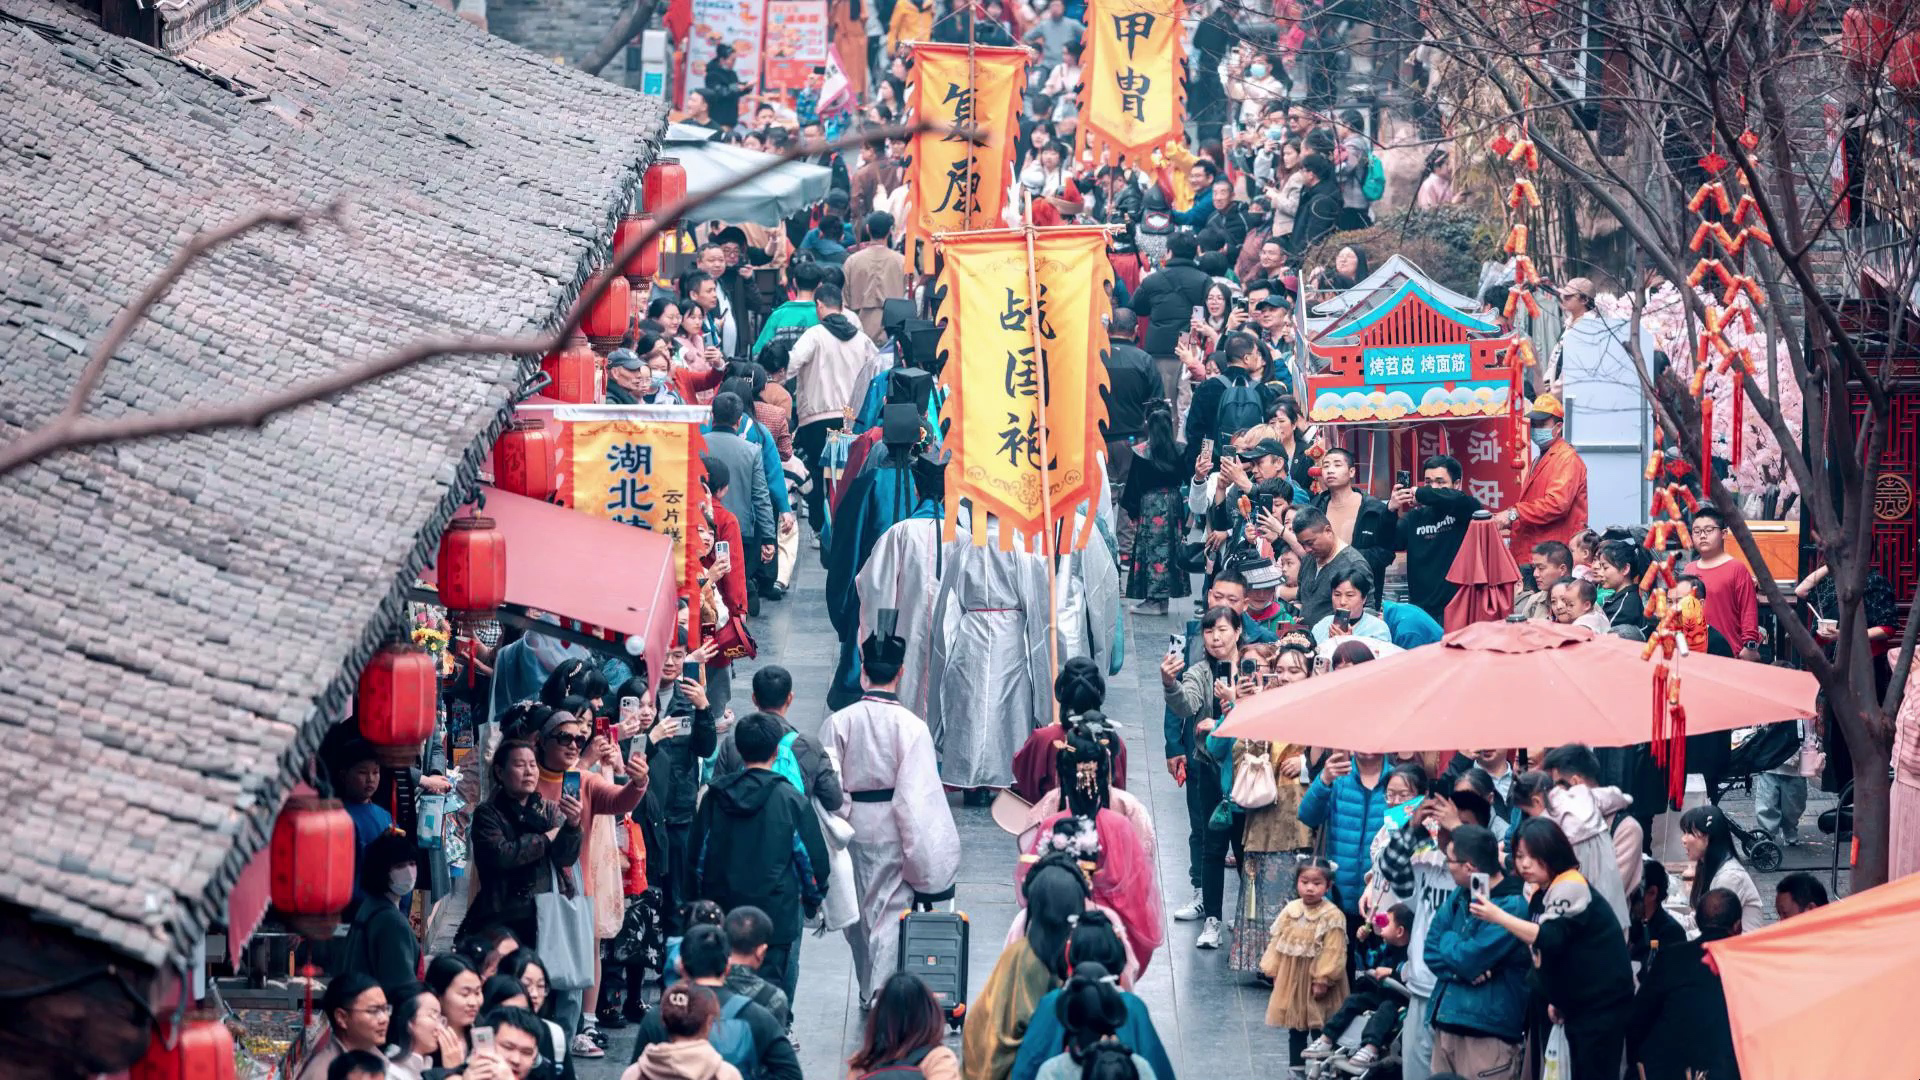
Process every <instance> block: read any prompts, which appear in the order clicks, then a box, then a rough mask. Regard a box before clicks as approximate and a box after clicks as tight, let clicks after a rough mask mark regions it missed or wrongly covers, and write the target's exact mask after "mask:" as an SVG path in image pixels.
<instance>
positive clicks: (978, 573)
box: [927, 507, 1053, 789]
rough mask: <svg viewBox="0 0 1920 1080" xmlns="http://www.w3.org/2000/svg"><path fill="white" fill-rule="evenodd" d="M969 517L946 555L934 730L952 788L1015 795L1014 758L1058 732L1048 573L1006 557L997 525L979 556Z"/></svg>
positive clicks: (930, 708) (1026, 560)
mask: <svg viewBox="0 0 1920 1080" xmlns="http://www.w3.org/2000/svg"><path fill="white" fill-rule="evenodd" d="M969 510H970V508H965V507H963V508H962V510H961V514H960V516H961V521H960V528H959V535H958V536H957V537H956V538H955V539H954V541H953V542H952V543H949V544H947V545H946V546H945V548H944V549H943V550H942V552H941V558H942V561H943V563H944V570H943V572H942V574H941V581H940V596H939V599H938V600H937V601H936V603H935V607H934V625H935V627H936V630H935V633H934V639H933V663H932V667H931V672H930V683H931V692H930V694H929V696H928V701H927V726H928V728H929V729H931V730H932V732H933V740H934V745H935V746H936V747H937V748H938V749H939V753H940V778H941V779H942V780H943V781H945V782H946V783H948V784H950V785H952V786H954V787H958V788H968V789H975V788H1004V787H1011V786H1012V785H1013V755H1014V753H1015V751H1017V750H1019V749H1020V747H1021V746H1022V745H1024V744H1025V743H1026V741H1027V736H1028V735H1030V734H1032V732H1033V729H1035V728H1037V727H1043V726H1045V725H1047V724H1049V723H1052V722H1053V670H1052V658H1051V655H1050V654H1051V652H1052V649H1051V648H1050V647H1049V642H1048V640H1047V635H1048V633H1049V632H1050V628H1049V619H1048V617H1047V595H1048V585H1049V583H1048V581H1047V563H1046V560H1045V558H1044V557H1043V556H1039V555H1035V554H1032V553H1031V552H1027V551H1018V550H1016V551H1001V550H1000V542H999V530H1000V523H999V522H998V521H991V520H990V521H988V523H987V530H986V533H987V536H986V539H987V542H986V544H985V546H983V547H975V546H974V544H973V539H972V533H971V530H970V527H969V525H968V522H967V520H966V519H967V516H968V512H969Z"/></svg>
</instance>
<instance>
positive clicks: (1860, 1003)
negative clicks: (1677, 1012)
mask: <svg viewBox="0 0 1920 1080" xmlns="http://www.w3.org/2000/svg"><path fill="white" fill-rule="evenodd" d="M1916 926H1920V875H1909V876H1907V877H1904V878H1901V879H1900V880H1898V881H1894V882H1890V883H1888V884H1886V885H1882V886H1880V887H1879V888H1877V889H1868V890H1867V891H1865V892H1862V893H1855V894H1854V895H1852V896H1849V897H1847V898H1846V899H1845V900H1841V901H1839V902H1838V903H1834V904H1828V905H1827V906H1826V907H1823V908H1820V909H1819V910H1817V911H1814V912H1811V913H1809V914H1806V915H1801V916H1797V917H1795V918H1792V919H1787V920H1785V921H1784V922H1777V923H1774V924H1773V925H1772V926H1768V927H1766V928H1764V929H1761V930H1756V931H1754V932H1753V933H1751V934H1739V935H1736V936H1734V937H1730V938H1727V939H1726V940H1724V941H1716V942H1713V943H1711V944H1709V945H1708V946H1707V955H1708V957H1709V958H1710V959H1711V961H1712V962H1713V965H1714V967H1715V968H1717V969H1719V972H1720V984H1721V985H1722V986H1723V987H1725V989H1726V993H1727V1018H1728V1019H1729V1020H1730V1021H1732V1024H1733V1049H1734V1053H1735V1054H1736V1055H1738V1057H1739V1059H1740V1075H1741V1076H1742V1077H1744V1078H1745V1080H1806V1078H1807V1077H1815V1076H1844V1077H1848V1078H1850V1080H1912V1078H1913V1077H1915V1076H1920V1038H1915V1037H1914V1034H1913V1003H1914V1001H1915V1000H1916V998H1920V938H1917V937H1916V936H1915V935H1914V933H1913V930H1914V927H1916ZM1816 1033H1826V1034H1827V1035H1830V1036H1832V1037H1816Z"/></svg>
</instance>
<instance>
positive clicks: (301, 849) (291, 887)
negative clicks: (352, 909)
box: [189, 795, 354, 1075]
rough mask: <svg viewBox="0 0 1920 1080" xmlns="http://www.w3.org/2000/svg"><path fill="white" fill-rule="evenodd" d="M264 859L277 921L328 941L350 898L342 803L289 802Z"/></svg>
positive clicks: (348, 835) (348, 833) (348, 830)
mask: <svg viewBox="0 0 1920 1080" xmlns="http://www.w3.org/2000/svg"><path fill="white" fill-rule="evenodd" d="M268 859H269V865H270V867H271V870H272V873H271V875H270V876H271V878H272V896H273V906H274V908H275V909H277V910H278V911H279V912H280V915H281V917H282V918H284V919H286V921H287V923H288V924H289V925H291V926H292V927H293V928H294V929H295V930H298V931H299V932H300V933H302V934H304V935H306V936H307V937H309V938H313V939H314V940H320V939H323V938H328V937H332V936H333V928H334V927H335V926H336V925H338V924H339V922H340V912H341V911H343V910H344V909H345V908H346V906H347V903H348V902H349V901H351V900H352V899H353V859H354V843H353V819H352V818H351V817H348V816H347V811H346V810H345V809H344V808H343V807H342V806H341V805H340V800H338V799H322V798H318V797H317V796H312V795H296V796H295V797H293V798H291V799H288V800H287V805H285V806H284V807H281V809H280V816H279V818H277V819H276V820H275V821H274V823H273V841H272V846H271V847H270V848H269V849H268ZM228 1056H229V1058H231V1056H232V1054H231V1051H229V1054H228ZM189 1075H199V1074H189Z"/></svg>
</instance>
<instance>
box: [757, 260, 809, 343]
mask: <svg viewBox="0 0 1920 1080" xmlns="http://www.w3.org/2000/svg"><path fill="white" fill-rule="evenodd" d="M787 280H788V281H789V282H791V283H792V284H793V299H791V300H789V301H787V302H786V303H784V304H781V305H780V306H779V307H777V308H774V309H773V310H772V311H771V312H769V313H768V314H767V322H766V325H765V326H762V327H761V328H760V336H759V337H757V338H754V339H753V355H755V356H759V355H760V350H762V349H764V348H766V347H767V346H768V344H770V343H771V342H772V341H773V339H774V336H775V335H780V336H782V337H786V338H790V339H795V340H797V339H798V338H799V337H800V335H801V334H803V333H805V332H806V329H807V327H809V326H818V325H820V313H819V312H818V311H817V310H815V309H814V306H813V290H815V289H817V288H819V287H820V282H821V281H823V280H824V276H823V275H822V274H821V273H820V267H819V265H818V264H816V263H811V262H797V263H795V264H793V268H792V269H791V270H788V271H787Z"/></svg>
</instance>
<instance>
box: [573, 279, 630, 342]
mask: <svg viewBox="0 0 1920 1080" xmlns="http://www.w3.org/2000/svg"><path fill="white" fill-rule="evenodd" d="M603 277H604V278H605V280H606V282H607V287H606V289H605V290H604V291H602V292H601V293H600V299H598V300H596V301H594V304H593V307H591V308H589V309H587V317H586V319H585V320H584V321H583V322H582V323H581V324H580V328H581V329H582V330H584V331H586V333H587V340H588V341H591V342H593V344H594V347H595V348H597V349H599V350H600V351H601V352H609V351H611V350H613V349H616V348H618V347H619V345H620V339H621V338H623V337H625V336H626V334H627V305H628V302H629V298H630V297H631V296H632V295H633V290H632V289H631V288H629V287H628V285H627V279H626V278H624V277H621V276H620V275H619V274H615V273H611V272H609V271H606V270H602V271H601V272H600V273H598V274H595V275H594V276H593V278H592V279H591V280H590V281H589V282H588V288H589V289H591V288H593V287H594V286H596V285H598V284H599V283H600V281H601V280H602V278H603Z"/></svg>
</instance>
